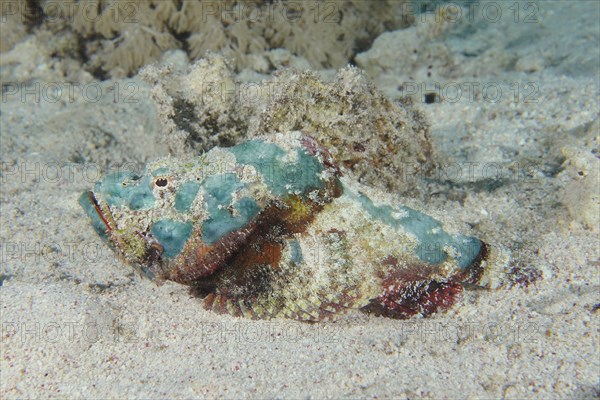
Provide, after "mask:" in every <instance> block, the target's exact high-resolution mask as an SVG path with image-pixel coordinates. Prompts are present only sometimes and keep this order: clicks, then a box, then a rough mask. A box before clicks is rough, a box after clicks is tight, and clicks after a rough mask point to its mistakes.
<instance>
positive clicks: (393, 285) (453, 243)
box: [80, 132, 489, 321]
mask: <svg viewBox="0 0 600 400" xmlns="http://www.w3.org/2000/svg"><path fill="white" fill-rule="evenodd" d="M80 204H81V206H82V207H83V208H84V209H85V211H86V212H87V214H88V215H89V216H90V217H91V219H92V222H93V225H94V227H95V228H96V230H97V231H98V232H99V233H100V234H101V235H102V236H104V237H106V238H107V239H108V240H109V241H110V242H111V243H112V244H113V245H114V246H115V247H116V250H117V251H118V252H119V253H120V254H121V256H122V258H123V259H125V260H126V261H127V262H129V263H131V264H133V265H135V266H137V267H138V268H139V269H140V270H141V271H142V272H143V273H144V274H145V275H147V276H149V277H150V278H152V279H154V280H156V281H157V282H163V281H165V280H171V281H174V282H179V283H181V284H185V285H189V286H191V287H192V289H193V291H194V293H196V294H198V295H200V296H202V297H203V298H204V304H205V307H206V308H207V309H211V310H215V311H217V312H219V313H230V314H232V315H236V316H246V317H251V318H273V317H288V318H294V319H299V320H307V321H319V320H322V319H326V318H327V319H333V318H335V316H336V315H339V314H341V313H344V312H345V311H347V310H350V309H361V310H363V311H366V312H371V313H375V314H377V315H385V316H389V317H395V318H407V317H410V316H412V315H415V314H422V315H428V314H431V313H433V312H435V311H436V310H438V309H446V308H448V307H449V306H450V305H451V304H452V303H453V302H454V301H455V299H456V297H457V295H458V294H459V293H460V292H461V291H462V287H463V284H465V283H476V282H478V280H479V279H480V277H481V275H482V271H483V268H484V266H485V260H486V258H487V254H488V250H489V246H488V245H486V244H485V243H483V242H482V241H480V240H479V239H477V238H474V237H470V236H463V235H460V234H451V233H448V232H446V231H444V229H443V227H442V225H441V223H440V222H438V221H437V220H435V219H433V218H432V217H430V216H428V215H425V214H423V213H421V212H419V211H417V210H414V209H412V208H409V207H406V206H404V205H402V204H398V202H397V201H396V200H394V197H392V196H391V195H386V194H383V193H381V192H379V191H376V190H374V189H371V188H368V187H365V186H363V185H361V184H359V183H357V182H356V181H353V180H352V179H351V178H350V177H347V176H343V174H342V172H341V171H340V169H339V168H338V167H337V165H336V163H335V160H334V159H333V157H332V156H331V154H330V153H329V151H328V150H327V149H324V148H322V147H320V146H319V144H318V143H317V142H316V141H315V140H314V139H312V138H311V137H310V136H307V135H303V134H302V133H300V132H291V133H287V134H285V135H283V134H278V135H275V136H273V137H270V138H269V139H266V138H265V139H256V140H250V141H246V142H243V143H241V144H238V145H237V146H234V147H230V148H214V149H212V150H210V151H208V152H207V153H205V154H204V155H202V156H200V157H196V158H191V159H187V160H179V159H174V158H165V159H160V160H158V161H155V162H152V163H150V164H148V165H147V167H146V169H145V172H143V173H142V174H139V175H137V174H135V173H133V172H120V173H114V174H111V175H108V176H106V177H105V178H104V180H102V181H101V182H98V183H96V185H95V187H94V190H93V191H89V192H85V193H84V194H83V195H82V196H81V198H80Z"/></svg>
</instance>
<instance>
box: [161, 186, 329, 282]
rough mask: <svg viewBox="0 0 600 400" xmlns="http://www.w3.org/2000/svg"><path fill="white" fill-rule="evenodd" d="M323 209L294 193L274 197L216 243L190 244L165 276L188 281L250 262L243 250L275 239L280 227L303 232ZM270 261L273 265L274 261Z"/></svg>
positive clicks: (284, 233) (287, 231) (284, 232)
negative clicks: (256, 213) (250, 217)
mask: <svg viewBox="0 0 600 400" xmlns="http://www.w3.org/2000/svg"><path fill="white" fill-rule="evenodd" d="M321 209H322V205H320V204H318V203H316V202H313V201H311V200H309V199H302V198H300V197H298V196H295V195H292V196H289V197H288V199H286V200H285V201H283V202H280V201H273V202H271V203H269V204H268V205H267V206H266V207H265V209H264V210H262V211H261V212H260V213H259V214H258V215H257V216H256V217H255V218H254V219H253V220H252V221H250V222H249V223H248V224H247V225H246V226H245V227H244V228H241V229H238V230H236V231H233V232H230V233H228V234H227V235H225V236H224V237H222V238H221V239H220V240H219V241H218V242H216V243H215V244H213V245H206V244H204V243H201V242H200V244H196V245H195V246H187V247H186V248H185V249H184V253H183V254H182V256H181V259H180V260H178V261H177V265H175V266H174V267H173V268H172V269H171V271H170V272H169V273H168V274H167V276H166V279H168V280H171V281H174V282H178V283H181V284H188V285H189V284H193V283H194V281H197V280H200V279H202V278H204V277H206V276H210V275H212V274H214V273H215V272H216V271H219V270H221V269H223V268H224V267H225V266H232V265H238V266H249V265H251V263H250V262H241V263H240V258H242V260H243V257H240V254H243V255H245V256H247V255H248V254H251V253H252V251H251V250H249V248H250V247H252V246H251V245H252V244H254V243H257V242H261V241H262V242H263V243H265V242H267V241H275V240H276V238H275V237H274V235H275V234H274V233H273V232H276V231H277V230H279V232H278V233H276V235H277V236H279V237H285V236H289V235H291V234H293V233H298V232H303V231H304V230H306V226H307V225H308V224H309V223H310V221H312V220H313V218H314V216H315V214H316V213H317V212H318V211H320V210H321ZM291 221H293V222H291ZM257 258H260V257H259V256H258V255H256V254H255V255H254V256H253V259H255V260H256V259H257ZM267 258H268V257H267ZM269 264H271V265H274V264H273V263H272V262H270V263H269Z"/></svg>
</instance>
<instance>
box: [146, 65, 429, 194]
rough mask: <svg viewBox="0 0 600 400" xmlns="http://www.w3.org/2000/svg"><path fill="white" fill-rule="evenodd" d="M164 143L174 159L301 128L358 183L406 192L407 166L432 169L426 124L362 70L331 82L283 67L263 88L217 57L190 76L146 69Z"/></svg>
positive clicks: (409, 182)
mask: <svg viewBox="0 0 600 400" xmlns="http://www.w3.org/2000/svg"><path fill="white" fill-rule="evenodd" d="M142 77H143V78H144V79H146V80H147V81H149V82H151V83H152V84H153V85H154V88H153V93H154V96H155V101H156V103H157V107H158V111H159V115H160V117H161V120H162V125H163V131H164V133H165V137H164V138H163V140H164V142H165V144H166V145H167V146H169V148H170V149H171V153H173V154H176V155H183V154H186V153H188V154H194V153H197V152H198V151H207V150H209V149H210V148H212V147H213V146H216V145H220V146H231V145H232V144H234V143H237V142H239V141H241V140H242V139H243V138H246V137H258V136H263V135H265V134H272V133H275V132H286V131H292V130H300V131H303V132H305V133H307V134H309V135H311V136H313V137H315V138H316V139H317V140H318V141H319V142H320V143H321V144H323V145H324V146H326V147H328V148H329V149H331V151H332V153H333V155H334V156H335V157H336V159H337V160H338V162H339V164H340V166H342V167H344V168H346V169H348V170H350V171H352V172H353V173H354V174H355V175H356V176H357V177H358V179H359V180H361V181H363V182H367V183H368V184H370V185H374V186H378V187H380V188H385V189H390V190H394V191H397V192H403V193H407V192H410V191H411V190H412V189H414V187H413V185H414V184H415V181H414V180H406V179H403V176H405V172H406V170H407V169H410V170H411V171H413V170H415V169H418V170H421V171H427V170H428V169H430V168H431V167H432V166H433V165H434V161H433V155H432V153H433V149H432V146H431V143H430V141H429V138H428V132H429V126H428V124H427V123H426V122H425V120H424V118H423V117H422V116H421V114H420V113H419V112H418V111H417V110H416V109H415V108H414V107H413V106H412V105H411V104H410V103H408V102H404V103H401V102H394V101H391V100H390V99H388V98H386V97H385V96H384V95H383V94H381V92H380V91H379V90H377V89H376V88H375V87H374V86H373V85H372V84H370V83H369V82H368V81H367V80H366V78H365V77H364V75H363V74H362V72H361V71H360V70H358V69H357V68H353V67H347V68H343V69H341V70H340V71H339V72H338V73H337V75H336V76H335V77H334V78H333V80H332V81H328V80H325V79H323V78H320V77H319V76H318V75H317V74H315V73H313V72H310V71H304V72H300V71H296V70H293V69H286V70H281V71H278V72H277V73H276V74H275V76H274V77H273V78H271V79H268V80H263V81H261V82H258V83H253V82H250V83H248V82H246V83H244V82H240V81H238V80H236V79H235V78H234V76H233V74H232V71H231V69H230V68H229V67H228V66H227V64H226V63H225V62H224V60H223V58H222V57H220V56H216V55H212V56H210V57H208V58H207V59H203V60H201V61H200V62H198V63H196V64H195V65H193V66H192V67H191V69H190V71H189V72H188V73H174V72H172V71H171V70H170V69H169V68H157V67H148V68H146V69H145V70H144V71H143V73H142Z"/></svg>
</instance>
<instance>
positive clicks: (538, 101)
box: [0, 0, 600, 399]
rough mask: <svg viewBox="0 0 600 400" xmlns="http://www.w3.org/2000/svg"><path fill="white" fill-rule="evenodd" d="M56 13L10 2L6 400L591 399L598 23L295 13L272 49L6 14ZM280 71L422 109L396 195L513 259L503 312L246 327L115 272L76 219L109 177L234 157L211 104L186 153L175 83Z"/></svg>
mask: <svg viewBox="0 0 600 400" xmlns="http://www.w3.org/2000/svg"><path fill="white" fill-rule="evenodd" d="M64 3H65V2H61V1H57V2H54V3H53V2H51V1H39V2H36V1H34V2H11V1H8V0H2V1H1V2H0V5H1V6H2V14H0V18H2V23H1V25H0V27H1V28H2V31H1V33H2V36H1V46H0V51H1V53H0V79H1V80H2V102H1V105H0V106H1V108H0V140H1V142H0V144H1V155H2V159H1V161H2V171H1V173H2V175H1V176H0V179H1V186H0V207H1V209H0V223H1V225H0V245H1V252H0V255H1V257H2V259H1V271H0V273H1V274H0V312H1V314H0V323H1V324H2V337H1V355H0V398H2V399H11V398H95V399H100V398H102V399H109V398H110V399H117V398H125V397H127V398H397V399H403V398H406V399H420V398H424V399H443V398H448V399H454V398H470V399H481V398H490V399H491V398H507V399H522V398H533V399H548V398H563V399H567V398H568V399H597V398H599V397H600V383H599V382H600V323H599V317H600V311H599V310H600V268H599V267H600V263H599V257H600V241H599V234H600V229H599V215H600V210H599V207H600V205H599V191H600V182H599V180H600V175H599V168H600V164H599V162H600V161H599V157H600V154H599V153H598V146H599V144H598V139H599V134H600V132H599V131H600V125H599V119H598V118H599V112H600V99H599V84H600V82H599V79H600V78H599V74H600V3H599V2H597V1H560V2H556V1H516V2H515V1H495V2H494V1H481V2H477V3H476V5H475V3H472V2H467V3H465V4H463V3H461V2H459V3H448V2H437V1H422V2H415V3H412V2H405V1H393V0H390V1H383V0H382V1H381V2H376V1H373V2H367V1H350V2H341V1H331V2H328V1H324V2H310V5H309V2H304V3H301V4H303V5H302V7H300V8H299V9H295V10H292V11H294V12H293V13H290V14H286V17H283V16H281V15H280V16H279V17H276V18H275V17H274V19H273V20H271V21H270V22H269V23H264V24H263V25H261V23H258V22H256V23H251V24H249V23H248V21H247V20H246V21H244V18H245V17H244V16H243V15H242V18H240V20H236V19H235V16H234V17H232V16H231V14H227V16H226V18H224V19H223V18H217V17H215V16H214V15H213V13H212V12H211V13H209V14H208V15H209V18H208V19H207V20H202V21H199V20H193V18H192V17H191V16H193V15H196V14H194V12H198V10H197V9H196V10H195V11H194V7H198V4H200V3H198V2H190V1H187V0H185V1H183V2H170V1H163V2H121V5H120V6H114V4H115V3H114V2H106V1H102V2H101V3H102V4H103V6H104V7H107V8H106V9H109V10H110V7H111V4H112V6H114V7H117V8H118V7H125V5H126V4H137V5H138V6H137V7H136V8H135V10H136V12H138V14H137V15H138V16H139V17H140V19H139V20H136V21H137V22H135V23H130V22H129V23H126V24H112V25H111V24H110V23H107V22H106V21H104V20H101V21H97V22H98V23H95V24H86V21H85V18H84V19H82V18H81V15H79V14H77V13H75V14H74V15H72V17H73V18H71V20H70V21H69V22H68V23H67V22H65V20H67V19H68V18H66V17H65V18H63V19H50V18H48V15H45V16H44V15H42V14H40V13H39V12H38V13H37V14H36V13H35V12H34V13H33V16H28V17H27V18H24V17H23V15H22V14H19V12H17V13H15V10H16V11H19V10H20V7H24V4H28V5H29V6H32V5H33V7H34V8H35V7H39V10H43V9H44V7H46V10H48V7H49V6H53V5H54V6H56V7H59V6H64ZM96 3H97V2H96ZM247 3H248V4H260V2H251V1H249V2H247ZM81 4H93V2H90V1H82V2H81ZM177 4H179V8H178V6H177ZM182 4H183V6H182ZM212 4H213V5H214V4H221V5H228V6H232V4H233V5H235V4H237V3H236V2H235V1H229V0H227V1H224V2H212ZM265 4H267V3H265ZM270 4H272V3H270ZM296 4H300V2H298V3H296ZM316 4H318V5H319V7H320V8H318V10H316V9H315V5H316ZM452 4H454V6H452ZM457 4H458V6H457ZM36 5H37V6H36ZM407 5H409V6H410V7H408V6H407ZM412 6H414V7H412ZM422 6H424V7H426V8H425V9H426V10H433V11H432V12H426V13H424V14H420V13H419V10H421V7H422ZM10 7H16V8H10ZM181 7H183V8H184V10H181ZM310 7H313V8H310ZM92 8H94V7H92ZM94 9H97V7H96V8H94ZM39 10H38V11H39ZM457 10H459V11H460V13H461V14H460V15H458V14H456V11H457ZM498 10H500V12H501V14H498ZM121 11H123V10H121ZM205 11H206V10H205ZM332 11H333V13H331V12H332ZM315 13H316V14H315ZM36 15H37V17H36ZM40 15H42V16H40ZM107 15H108V14H107ZM15 16H16V17H15ZM291 18H296V19H298V18H299V19H300V22H298V21H297V20H294V21H293V22H292V21H291V20H290V19H291ZM330 18H331V19H330ZM336 18H337V19H336ZM340 18H341V19H340ZM203 24H204V25H203ZM299 24H300V25H299ZM198 26H200V27H201V28H200V29H196V27H198ZM257 32H259V33H260V34H259V33H257ZM206 51H209V52H212V53H206ZM217 53H218V54H222V55H223V56H224V57H225V58H222V57H221V56H219V55H218V54H217ZM224 59H225V60H228V61H227V63H228V65H225V64H222V65H221V64H219V63H222V62H224V61H222V60H224ZM197 60H200V61H199V63H197ZM148 63H157V64H154V66H152V67H150V68H146V69H144V70H142V72H141V73H140V72H139V68H140V67H142V66H143V65H146V64H148ZM202 63H204V64H202ZM211 63H212V64H211ZM215 63H216V64H219V65H220V66H218V68H217V67H215V65H216V64H215ZM348 63H351V64H352V65H355V66H356V67H358V68H360V69H362V70H364V73H362V72H360V71H358V70H355V69H345V70H343V71H342V72H340V73H338V72H336V71H337V70H338V69H339V68H343V67H345V66H346V65H347V64H348ZM194 66H195V67H194ZM198 66H200V67H198ZM213 67H214V68H213ZM285 67H292V68H296V70H297V71H304V70H307V69H311V70H313V71H315V73H314V74H315V75H314V76H319V77H321V79H323V80H333V79H336V78H335V77H336V73H338V74H342V75H343V76H345V77H346V78H344V79H354V78H353V77H358V76H360V79H361V80H362V79H364V80H365V81H370V82H373V84H374V85H375V86H376V87H378V88H379V89H380V90H381V91H382V92H383V93H384V94H385V96H387V97H388V99H390V100H391V101H392V102H396V101H398V100H399V99H400V98H401V97H403V96H408V97H411V98H412V100H413V104H414V106H413V107H414V109H416V110H418V111H419V112H420V114H419V115H422V117H423V118H424V121H426V124H427V125H429V126H430V128H429V135H430V141H431V145H432V146H433V148H434V150H435V153H434V156H432V157H435V164H436V166H435V167H434V168H433V170H430V171H429V172H428V173H427V174H424V173H423V174H421V173H417V174H408V175H407V176H402V175H398V181H397V182H395V183H396V184H397V186H398V188H399V191H403V190H404V189H406V185H405V182H404V180H407V182H408V181H410V182H409V183H407V184H408V185H414V187H411V191H410V193H404V194H405V195H406V198H404V199H403V201H405V202H407V203H408V204H416V205H417V206H418V207H420V208H421V209H423V210H426V211H427V212H428V213H430V214H432V215H435V216H437V217H440V218H442V219H445V220H449V221H454V223H456V224H458V226H460V227H462V229H463V230H466V231H467V233H470V234H474V235H476V236H478V237H480V238H482V239H483V240H485V241H486V242H489V243H492V244H493V245H495V246H499V247H500V248H503V249H505V250H506V252H507V253H506V254H507V257H509V259H510V261H509V262H508V264H507V265H505V266H504V268H505V270H504V271H503V274H501V273H500V272H499V273H498V276H497V277H496V278H492V280H494V279H495V281H494V282H493V286H495V287H496V289H494V290H476V289H472V290H466V291H465V293H464V296H463V298H462V299H461V300H460V301H459V302H458V303H457V304H456V305H455V306H454V307H453V308H452V309H450V310H449V311H447V312H442V313H437V314H435V315H433V316H431V317H429V318H425V319H423V318H413V319H410V320H393V319H386V318H379V317H374V316H368V315H364V314H361V313H358V312H356V313H350V314H349V315H348V316H346V317H345V318H343V319H342V320H340V321H337V322H333V323H332V322H323V323H319V324H306V323H300V322H295V321H288V320H273V321H250V320H244V319H239V318H234V317H230V316H227V315H217V314H214V313H211V312H208V311H205V310H204V309H203V308H202V306H201V301H200V300H199V299H197V298H194V297H192V296H191V295H190V294H189V293H188V290H187V289H186V287H184V286H181V285H177V284H173V283H167V284H165V285H163V286H160V287H158V286H156V285H155V284H154V283H153V282H151V281H149V280H146V279H142V278H141V277H139V276H138V275H137V274H136V273H134V271H133V270H132V269H131V268H130V267H128V266H126V265H123V264H122V263H121V262H120V261H119V260H118V259H116V257H115V255H114V253H113V252H112V250H111V249H110V248H109V247H108V246H107V245H106V244H105V243H103V242H102V241H101V240H100V238H99V237H98V236H97V235H96V234H95V232H94V230H93V228H92V226H91V225H90V223H89V221H88V219H87V218H86V217H85V215H84V213H83V211H82V210H81V209H80V207H79V205H78V203H77V198H78V196H79V195H80V194H81V193H82V192H83V191H84V190H87V189H89V188H91V186H92V185H93V182H94V181H95V180H96V179H97V178H99V175H98V174H99V173H104V172H106V170H109V169H111V168H117V167H121V168H124V167H123V166H129V167H132V168H139V167H140V166H142V165H143V164H144V163H145V162H147V161H149V160H152V159H154V158H156V157H158V156H163V155H167V154H178V152H186V151H188V152H189V151H191V149H195V150H198V151H200V150H201V149H202V148H203V146H209V147H210V146H212V145H214V144H218V143H221V144H227V143H230V144H231V143H233V142H235V141H236V140H239V126H241V125H237V124H239V123H240V121H242V122H243V121H244V118H242V117H244V115H245V114H243V112H244V110H245V109H244V108H243V107H241V108H240V110H241V111H240V114H238V115H227V114H226V110H225V111H223V110H220V109H219V107H221V106H222V104H221V103H218V102H216V103H212V105H209V106H207V107H208V111H210V112H212V113H213V114H210V113H209V114H210V115H213V116H214V120H213V119H208V120H206V121H204V122H203V123H201V124H199V125H198V126H196V128H195V130H194V132H196V135H197V137H196V138H195V139H197V140H196V143H195V144H194V145H193V146H188V147H187V148H184V147H182V146H183V145H182V143H185V140H184V139H185V138H183V139H182V138H181V132H180V131H178V130H177V129H176V127H174V128H173V129H172V130H171V131H169V130H168V129H167V130H166V131H167V132H166V131H165V121H166V120H165V118H167V119H168V116H169V115H170V114H169V112H170V111H169V110H171V108H169V107H172V106H173V104H170V103H169V101H168V98H167V97H165V93H166V92H165V91H168V90H167V89H164V87H167V88H170V89H169V90H173V92H172V93H171V94H173V96H175V95H178V96H179V97H178V99H179V100H181V99H184V100H185V98H186V97H185V96H186V92H185V89H186V88H185V86H186V85H185V81H177V80H176V79H173V80H172V81H169V80H168V79H169V76H173V74H175V75H176V74H180V76H188V77H189V76H190V75H186V74H189V73H190V71H200V73H199V75H198V78H199V79H208V78H207V75H206V74H207V73H208V72H206V71H209V72H210V73H212V74H215V76H213V77H212V78H215V77H216V78H215V79H217V78H218V80H221V81H228V82H230V83H232V82H233V83H234V84H235V82H238V83H240V82H241V83H245V84H252V83H257V84H258V83H259V82H265V80H266V79H271V78H272V76H273V73H274V71H276V70H277V69H280V68H285ZM194 68H196V69H194ZM198 68H200V69H198ZM202 68H204V69H202ZM202 71H205V72H202ZM344 71H345V72H344ZM286 73H287V74H291V75H285V74H286ZM278 74H280V75H278V76H284V77H288V78H289V77H298V75H297V74H301V72H297V73H296V72H293V73H290V72H283V75H281V74H282V72H278ZM344 74H345V75H344ZM338 77H339V75H338ZM275 79H277V78H275ZM280 79H283V78H280ZM285 79H287V78H285ZM356 79H359V78H356ZM289 80H290V81H293V79H291V78H290V79H289ZM182 82H184V84H183V85H182ZM157 83H159V85H157ZM177 84H179V85H181V87H178V86H177ZM436 84H439V85H440V89H439V90H437V89H436ZM161 85H163V86H164V87H163V89H164V90H163V91H162V92H161V90H162V89H161ZM169 85H170V86H169ZM257 87H259V86H257ZM81 88H84V89H85V90H81ZM457 88H461V91H457ZM468 88H473V91H472V93H470V92H469V90H468ZM161 96H162V97H161ZM174 98H175V97H174ZM263 100H264V99H263ZM293 100H294V99H293V97H292V98H291V101H290V99H288V101H290V103H289V104H292V105H293V104H294V101H293ZM305 100H306V99H305ZM181 101H183V100H181ZM183 104H184V105H185V104H188V103H185V102H184V103H183ZM173 107H175V106H173ZM210 107H212V108H210ZM205 111H206V110H205ZM209 114H206V115H209ZM224 116H225V117H226V118H225V117H224ZM190 118H191V117H190ZM178 121H179V123H180V125H181V126H189V121H188V120H183V122H182V120H181V119H179V120H178ZM167 122H168V121H167ZM421 122H422V121H420V120H419V121H417V122H416V125H415V126H417V125H418V126H420V125H419V124H420V123H421ZM186 124H187V125H186ZM257 126H259V125H256V124H255V125H252V124H249V130H250V131H252V128H253V127H254V128H256V127H257ZM207 127H213V128H214V129H213V132H212V133H211V132H209V131H210V129H208V128H207ZM207 129H208V131H207ZM207 132H208V133H207ZM255 133H256V132H255ZM371 133H372V132H371ZM361 134H362V135H369V134H370V132H369V131H363V132H359V133H358V134H357V137H360V135H361ZM178 135H179V136H178ZM203 135H205V136H203ZM210 135H213V136H210ZM187 143H188V145H189V144H190V143H189V141H188V142H187ZM194 146H196V147H194ZM387 178H389V175H388V176H387ZM392 186H393V185H392Z"/></svg>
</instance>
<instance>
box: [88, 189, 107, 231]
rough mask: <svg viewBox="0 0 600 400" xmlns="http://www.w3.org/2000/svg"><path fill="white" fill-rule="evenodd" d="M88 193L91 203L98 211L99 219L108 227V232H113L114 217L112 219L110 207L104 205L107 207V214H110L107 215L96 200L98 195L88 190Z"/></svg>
mask: <svg viewBox="0 0 600 400" xmlns="http://www.w3.org/2000/svg"><path fill="white" fill-rule="evenodd" d="M86 193H87V197H88V199H89V201H90V203H91V204H92V206H93V207H94V209H95V210H96V213H97V214H98V217H99V218H100V219H101V220H102V222H103V223H104V225H106V230H107V232H111V231H112V230H113V227H112V226H111V222H112V221H113V217H112V213H111V212H110V207H109V206H108V204H106V203H104V205H105V206H106V207H105V209H106V213H107V214H108V215H105V212H104V211H103V210H102V205H101V204H100V202H99V201H98V199H97V198H96V195H95V194H94V192H92V191H91V190H88V191H87V192H86Z"/></svg>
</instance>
